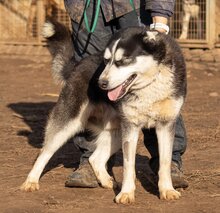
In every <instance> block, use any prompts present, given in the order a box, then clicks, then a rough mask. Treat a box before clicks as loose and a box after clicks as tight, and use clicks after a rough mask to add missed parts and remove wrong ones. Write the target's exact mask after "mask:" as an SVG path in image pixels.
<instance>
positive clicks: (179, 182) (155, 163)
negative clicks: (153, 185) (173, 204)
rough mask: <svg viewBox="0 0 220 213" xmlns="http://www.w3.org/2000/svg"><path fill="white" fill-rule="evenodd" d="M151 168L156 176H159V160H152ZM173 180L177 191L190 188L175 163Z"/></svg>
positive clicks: (172, 171) (172, 172)
mask: <svg viewBox="0 0 220 213" xmlns="http://www.w3.org/2000/svg"><path fill="white" fill-rule="evenodd" d="M150 167H151V170H152V171H153V172H154V174H155V175H158V170H159V160H158V159H155V158H154V159H152V160H150ZM171 179H172V184H173V187H174V188H175V189H177V188H182V189H185V188H187V187H188V186H189V184H188V182H187V181H186V180H185V178H184V175H183V171H182V170H181V169H180V168H179V166H178V164H177V163H175V162H173V161H172V163H171Z"/></svg>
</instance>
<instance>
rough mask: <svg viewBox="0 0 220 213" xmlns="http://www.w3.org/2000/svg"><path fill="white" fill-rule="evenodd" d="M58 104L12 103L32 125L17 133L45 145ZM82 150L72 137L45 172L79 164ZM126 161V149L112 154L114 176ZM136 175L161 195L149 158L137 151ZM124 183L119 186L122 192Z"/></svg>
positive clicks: (38, 144) (110, 168) (143, 184)
mask: <svg viewBox="0 0 220 213" xmlns="http://www.w3.org/2000/svg"><path fill="white" fill-rule="evenodd" d="M54 105H55V102H40V103H27V102H20V103H12V104H9V105H8V108H10V109H12V110H13V111H14V115H15V116H16V117H18V118H20V119H22V120H23V121H24V122H25V123H26V124H27V125H28V128H24V129H19V130H18V132H17V134H18V135H20V136H25V137H27V138H28V143H29V144H30V145H31V146H33V147H35V148H38V149H40V148H42V145H43V140H44V129H45V126H46V122H47V119H48V115H49V112H50V111H51V109H52V108H53V106H54ZM79 158H80V151H79V150H77V149H76V147H75V146H74V143H73V139H70V140H69V141H68V142H67V143H66V144H65V145H64V146H63V147H62V148H60V150H58V151H57V152H56V153H55V154H54V156H53V157H52V158H51V160H50V161H49V163H48V165H47V166H46V168H45V169H44V172H43V174H42V175H44V174H45V173H46V172H48V171H50V170H52V169H53V168H55V167H57V166H58V165H60V164H61V165H63V166H64V167H65V168H75V169H76V168H77V167H78V164H79ZM122 165H123V156H122V152H121V151H120V152H118V153H116V154H115V155H114V156H113V157H111V158H110V160H109V163H108V168H109V169H108V170H109V173H110V174H111V175H112V176H114V173H113V171H112V168H113V167H120V166H122ZM136 176H137V179H138V180H139V182H140V183H141V185H142V186H143V187H144V189H145V190H146V191H148V192H150V193H152V194H154V195H158V190H157V186H156V185H155V183H156V182H155V177H154V175H153V174H152V171H151V169H150V167H149V158H148V157H146V156H142V155H139V154H137V155H136ZM119 188H120V187H118V188H116V189H115V193H116V194H118V192H119V190H120V189H119Z"/></svg>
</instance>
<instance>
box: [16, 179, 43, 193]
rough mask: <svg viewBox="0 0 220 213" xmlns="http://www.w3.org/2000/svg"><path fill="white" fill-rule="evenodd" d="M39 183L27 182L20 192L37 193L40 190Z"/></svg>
mask: <svg viewBox="0 0 220 213" xmlns="http://www.w3.org/2000/svg"><path fill="white" fill-rule="evenodd" d="M39 188H40V187H39V183H38V182H31V181H27V180H26V181H25V182H24V183H23V184H22V185H21V187H20V190H21V191H25V192H33V191H37V190H39Z"/></svg>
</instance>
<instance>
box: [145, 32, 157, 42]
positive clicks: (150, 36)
mask: <svg viewBox="0 0 220 213" xmlns="http://www.w3.org/2000/svg"><path fill="white" fill-rule="evenodd" d="M157 35H158V31H148V30H147V31H145V34H144V38H143V41H144V42H146V43H148V42H149V41H150V42H154V41H156V40H157Z"/></svg>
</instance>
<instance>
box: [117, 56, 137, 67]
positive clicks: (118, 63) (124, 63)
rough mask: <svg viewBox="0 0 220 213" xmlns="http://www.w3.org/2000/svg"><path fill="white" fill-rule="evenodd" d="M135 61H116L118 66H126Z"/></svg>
mask: <svg viewBox="0 0 220 213" xmlns="http://www.w3.org/2000/svg"><path fill="white" fill-rule="evenodd" d="M132 61H133V59H132V58H123V59H121V60H120V61H115V65H116V66H126V65H128V64H130V63H131V62H132Z"/></svg>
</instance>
